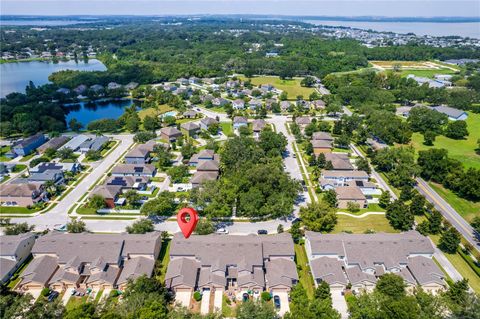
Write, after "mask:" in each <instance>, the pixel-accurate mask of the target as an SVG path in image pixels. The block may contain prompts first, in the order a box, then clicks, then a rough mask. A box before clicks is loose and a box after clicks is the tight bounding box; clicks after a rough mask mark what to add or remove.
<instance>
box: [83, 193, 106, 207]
mask: <svg viewBox="0 0 480 319" xmlns="http://www.w3.org/2000/svg"><path fill="white" fill-rule="evenodd" d="M87 205H88V207H90V208H94V209H96V210H98V209H102V208H105V206H106V204H105V198H103V196H101V195H98V194H95V195H93V196H92V197H90V200H89V201H88V204H87Z"/></svg>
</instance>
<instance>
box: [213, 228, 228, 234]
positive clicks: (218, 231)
mask: <svg viewBox="0 0 480 319" xmlns="http://www.w3.org/2000/svg"><path fill="white" fill-rule="evenodd" d="M216 233H217V234H228V229H226V228H219V229H217V231H216Z"/></svg>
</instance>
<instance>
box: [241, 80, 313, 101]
mask: <svg viewBox="0 0 480 319" xmlns="http://www.w3.org/2000/svg"><path fill="white" fill-rule="evenodd" d="M242 80H246V78H245V77H242ZM250 80H251V81H252V84H253V85H261V84H272V85H273V86H274V87H275V88H277V89H279V90H282V91H285V92H287V94H288V99H289V100H295V99H296V98H297V96H298V95H303V97H304V98H305V99H308V96H309V95H310V94H311V93H312V92H314V91H315V89H313V88H307V87H303V86H301V85H300V81H301V79H291V80H282V79H280V78H279V77H277V76H259V77H254V78H251V79H250Z"/></svg>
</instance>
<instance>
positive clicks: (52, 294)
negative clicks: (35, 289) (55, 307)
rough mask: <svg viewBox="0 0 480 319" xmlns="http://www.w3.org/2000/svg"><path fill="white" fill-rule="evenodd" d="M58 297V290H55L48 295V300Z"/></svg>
mask: <svg viewBox="0 0 480 319" xmlns="http://www.w3.org/2000/svg"><path fill="white" fill-rule="evenodd" d="M57 297H58V292H57V291H55V290H54V291H52V292H51V293H50V295H48V301H49V302H52V301H53V300H55V298H57Z"/></svg>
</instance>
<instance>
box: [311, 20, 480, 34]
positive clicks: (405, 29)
mask: <svg viewBox="0 0 480 319" xmlns="http://www.w3.org/2000/svg"><path fill="white" fill-rule="evenodd" d="M304 22H307V23H312V24H316V25H328V26H342V27H350V28H357V29H364V30H368V29H371V30H374V31H386V32H396V33H415V34H416V35H422V36H423V35H431V36H449V35H457V36H461V37H470V38H477V39H478V38H480V22H452V23H440V22H383V21H379V22H373V21H334V20H318V19H315V20H305V21H304Z"/></svg>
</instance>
